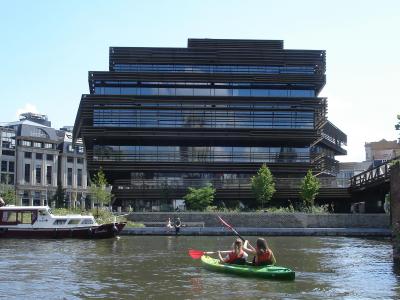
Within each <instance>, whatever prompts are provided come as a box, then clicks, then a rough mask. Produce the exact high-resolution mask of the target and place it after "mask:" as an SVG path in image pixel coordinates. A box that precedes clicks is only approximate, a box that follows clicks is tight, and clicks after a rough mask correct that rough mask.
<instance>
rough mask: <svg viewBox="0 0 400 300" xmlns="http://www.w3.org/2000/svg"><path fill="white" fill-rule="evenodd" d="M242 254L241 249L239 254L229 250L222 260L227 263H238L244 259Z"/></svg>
mask: <svg viewBox="0 0 400 300" xmlns="http://www.w3.org/2000/svg"><path fill="white" fill-rule="evenodd" d="M243 255H244V252H243V250H240V252H239V254H236V252H235V251H231V252H229V253H228V257H227V258H226V259H225V260H224V262H225V263H227V264H235V263H239V262H241V261H242V260H244V258H243Z"/></svg>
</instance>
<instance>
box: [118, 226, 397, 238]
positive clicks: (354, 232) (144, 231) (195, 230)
mask: <svg viewBox="0 0 400 300" xmlns="http://www.w3.org/2000/svg"><path fill="white" fill-rule="evenodd" d="M236 230H237V231H238V232H239V233H240V234H241V235H249V236H253V235H255V236H356V237H390V236H391V235H392V231H391V229H388V228H249V227H246V228H240V227H238V228H236ZM121 235H175V230H174V229H172V230H171V229H170V230H168V229H167V228H165V227H144V228H130V227H128V228H125V229H124V230H122V232H121ZM179 235H206V236H207V235H210V236H212V235H216V236H218V235H234V234H233V232H232V231H230V230H228V229H226V228H223V227H204V228H202V227H183V228H181V230H180V233H179Z"/></svg>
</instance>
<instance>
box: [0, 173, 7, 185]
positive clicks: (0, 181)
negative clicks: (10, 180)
mask: <svg viewBox="0 0 400 300" xmlns="http://www.w3.org/2000/svg"><path fill="white" fill-rule="evenodd" d="M0 183H4V184H6V183H7V174H6V173H1V179H0Z"/></svg>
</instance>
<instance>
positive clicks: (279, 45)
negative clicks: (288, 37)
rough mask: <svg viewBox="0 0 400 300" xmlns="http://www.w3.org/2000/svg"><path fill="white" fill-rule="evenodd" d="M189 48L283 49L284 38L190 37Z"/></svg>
mask: <svg viewBox="0 0 400 300" xmlns="http://www.w3.org/2000/svg"><path fill="white" fill-rule="evenodd" d="M188 48H230V49H232V48H251V49H258V48H263V49H275V50H277V49H283V41H282V40H234V39H188Z"/></svg>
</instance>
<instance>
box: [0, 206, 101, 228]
mask: <svg viewBox="0 0 400 300" xmlns="http://www.w3.org/2000/svg"><path fill="white" fill-rule="evenodd" d="M22 224H25V225H36V226H40V227H54V226H55V227H70V226H75V227H76V226H79V227H80V226H82V227H83V226H92V225H97V224H96V221H95V219H94V218H93V216H81V215H66V216H55V215H53V214H52V212H51V209H50V208H49V207H48V206H3V207H0V226H10V225H22ZM36 226H35V227H36Z"/></svg>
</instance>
